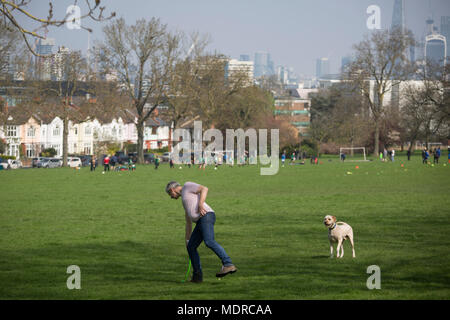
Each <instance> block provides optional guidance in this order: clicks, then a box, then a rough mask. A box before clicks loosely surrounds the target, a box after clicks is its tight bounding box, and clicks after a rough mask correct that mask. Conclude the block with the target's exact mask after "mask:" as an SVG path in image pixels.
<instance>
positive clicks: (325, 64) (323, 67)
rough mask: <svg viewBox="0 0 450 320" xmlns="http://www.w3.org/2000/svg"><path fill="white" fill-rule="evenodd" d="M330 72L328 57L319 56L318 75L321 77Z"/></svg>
mask: <svg viewBox="0 0 450 320" xmlns="http://www.w3.org/2000/svg"><path fill="white" fill-rule="evenodd" d="M327 74H330V62H329V60H328V58H319V59H317V60H316V77H317V78H321V77H323V76H325V75H327Z"/></svg>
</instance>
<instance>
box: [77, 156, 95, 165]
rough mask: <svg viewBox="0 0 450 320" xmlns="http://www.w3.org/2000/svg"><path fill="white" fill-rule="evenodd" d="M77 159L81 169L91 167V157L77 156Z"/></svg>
mask: <svg viewBox="0 0 450 320" xmlns="http://www.w3.org/2000/svg"><path fill="white" fill-rule="evenodd" d="M79 158H80V159H81V165H82V166H83V167H87V166H90V165H91V161H92V156H89V155H83V156H79Z"/></svg>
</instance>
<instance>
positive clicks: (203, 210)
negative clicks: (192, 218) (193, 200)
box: [198, 203, 208, 217]
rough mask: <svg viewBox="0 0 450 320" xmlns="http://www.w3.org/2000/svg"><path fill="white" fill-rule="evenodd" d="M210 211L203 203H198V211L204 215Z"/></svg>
mask: <svg viewBox="0 0 450 320" xmlns="http://www.w3.org/2000/svg"><path fill="white" fill-rule="evenodd" d="M207 212H208V211H206V209H205V207H203V204H200V203H199V204H198V213H200V215H201V216H202V217H203V216H204V215H205V214H206V213H207Z"/></svg>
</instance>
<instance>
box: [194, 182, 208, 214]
mask: <svg viewBox="0 0 450 320" xmlns="http://www.w3.org/2000/svg"><path fill="white" fill-rule="evenodd" d="M196 194H200V199H199V201H198V213H200V215H201V216H202V217H203V216H204V215H205V214H206V213H207V211H206V209H205V208H204V207H203V204H204V203H205V200H206V196H207V195H208V188H207V187H205V186H200V187H199V188H198V190H197V192H196Z"/></svg>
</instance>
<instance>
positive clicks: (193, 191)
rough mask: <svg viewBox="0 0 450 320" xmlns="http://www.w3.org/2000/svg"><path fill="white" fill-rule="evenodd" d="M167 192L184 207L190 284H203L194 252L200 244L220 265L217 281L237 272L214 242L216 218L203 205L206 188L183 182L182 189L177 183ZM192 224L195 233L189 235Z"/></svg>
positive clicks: (198, 262)
mask: <svg viewBox="0 0 450 320" xmlns="http://www.w3.org/2000/svg"><path fill="white" fill-rule="evenodd" d="M166 192H167V194H168V195H169V196H170V197H171V198H172V199H175V200H176V199H178V198H179V197H181V201H182V203H183V207H184V211H185V218H186V237H185V239H186V248H187V251H188V254H189V258H190V259H191V262H192V268H193V269H194V272H193V276H192V280H191V282H196V283H199V282H202V281H203V272H202V267H201V263H200V256H199V254H198V252H197V248H198V246H199V245H200V244H201V243H202V241H204V242H205V245H206V247H208V248H209V249H211V250H212V251H213V252H214V253H215V254H216V255H217V256H218V257H219V259H220V260H221V261H222V268H221V269H220V271H219V272H218V273H216V277H219V278H220V277H224V276H226V275H227V274H229V273H234V272H236V271H237V269H236V267H235V266H234V265H233V263H232V261H231V258H230V257H229V256H228V255H227V253H226V252H225V250H224V249H223V248H222V246H221V245H220V244H219V243H217V241H216V240H215V239H214V224H215V222H216V214H215V212H214V210H213V209H212V208H211V207H210V206H209V205H208V204H207V203H206V202H205V200H206V196H207V195H208V188H207V187H205V186H202V185H199V184H197V183H194V182H186V183H185V184H184V186H181V185H180V184H179V183H178V182H176V181H170V182H169V183H168V184H167V186H166ZM192 222H195V228H194V231H192Z"/></svg>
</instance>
